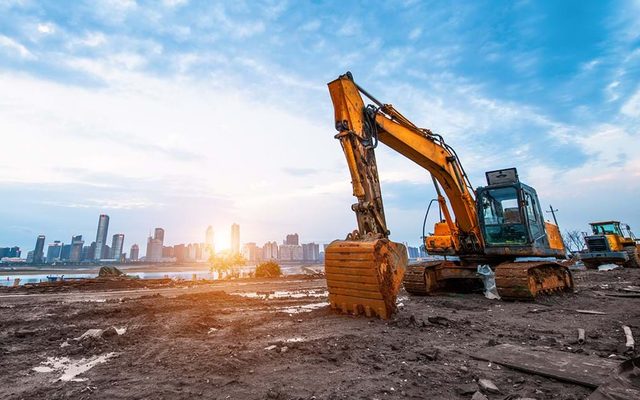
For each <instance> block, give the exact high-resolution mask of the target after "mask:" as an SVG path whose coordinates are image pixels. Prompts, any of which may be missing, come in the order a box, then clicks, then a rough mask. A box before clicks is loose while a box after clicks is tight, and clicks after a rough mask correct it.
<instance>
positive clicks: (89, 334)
mask: <svg viewBox="0 0 640 400" xmlns="http://www.w3.org/2000/svg"><path fill="white" fill-rule="evenodd" d="M103 332H104V330H102V329H87V331H86V332H85V333H83V334H82V335H80V336H78V337H77V338H75V339H74V340H77V341H82V340H85V339H89V338H92V339H98V338H100V337H102V333H103Z"/></svg>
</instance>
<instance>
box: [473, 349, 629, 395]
mask: <svg viewBox="0 0 640 400" xmlns="http://www.w3.org/2000/svg"><path fill="white" fill-rule="evenodd" d="M470 356H471V357H473V358H476V359H479V360H485V361H491V362H494V363H497V364H500V365H504V366H505V367H509V368H513V369H516V370H519V371H524V372H528V373H532V374H537V375H541V376H546V377H549V378H554V379H558V380H561V381H565V382H571V383H576V384H578V385H583V386H587V387H592V388H596V387H598V386H600V385H601V384H603V383H604V382H605V381H606V380H607V377H608V376H609V374H611V372H612V371H613V370H614V369H615V368H616V367H617V366H618V364H619V363H618V362H616V361H613V360H607V359H605V358H600V357H595V356H585V355H578V354H573V353H567V352H563V351H556V350H548V349H541V348H526V347H521V346H516V345H512V344H500V345H497V346H493V347H487V348H484V349H481V350H480V351H477V352H474V353H472V354H470Z"/></svg>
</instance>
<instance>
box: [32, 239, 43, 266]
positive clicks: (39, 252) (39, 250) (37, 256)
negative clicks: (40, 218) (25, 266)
mask: <svg viewBox="0 0 640 400" xmlns="http://www.w3.org/2000/svg"><path fill="white" fill-rule="evenodd" d="M44 239H45V237H44V235H39V236H38V239H37V240H36V248H35V250H33V263H34V264H42V258H43V257H44Z"/></svg>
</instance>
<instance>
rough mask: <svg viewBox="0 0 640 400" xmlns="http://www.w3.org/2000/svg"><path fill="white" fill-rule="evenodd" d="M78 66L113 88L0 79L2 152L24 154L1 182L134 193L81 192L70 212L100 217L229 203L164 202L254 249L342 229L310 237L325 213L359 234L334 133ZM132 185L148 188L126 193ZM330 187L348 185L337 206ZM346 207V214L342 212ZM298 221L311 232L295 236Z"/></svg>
mask: <svg viewBox="0 0 640 400" xmlns="http://www.w3.org/2000/svg"><path fill="white" fill-rule="evenodd" d="M71 65H73V66H75V67H77V68H81V69H82V71H85V72H89V73H94V74H96V76H98V77H100V78H101V79H106V81H105V82H106V86H104V87H99V88H96V87H93V88H82V87H73V86H65V85H62V84H57V83H53V82H49V81H46V80H41V79H36V78H33V77H30V76H27V75H20V74H7V73H4V74H0V92H2V93H3V99H2V104H3V106H2V107H0V132H3V140H4V141H5V145H6V146H7V147H8V148H21V149H29V150H28V151H20V152H11V154H5V155H3V158H2V160H0V181H1V182H5V183H7V182H15V181H19V182H21V183H29V184H30V185H32V186H39V185H42V184H64V185H68V187H69V189H68V190H69V192H70V193H73V192H74V190H75V189H73V187H74V186H76V187H78V188H80V187H81V186H79V185H93V184H96V183H99V184H101V185H104V184H107V185H109V187H110V188H109V187H104V188H103V189H101V190H110V191H113V192H114V193H120V192H123V191H124V190H125V187H127V188H129V189H127V190H128V192H127V193H128V197H123V198H117V197H116V198H111V197H109V195H107V197H106V198H105V201H106V202H105V201H103V202H99V201H98V199H97V198H95V197H91V196H86V195H84V194H81V193H80V192H77V194H76V195H77V196H78V199H77V200H74V201H69V202H65V204H67V206H74V207H90V206H92V205H93V206H95V208H96V209H99V208H100V207H111V208H122V209H124V208H144V207H146V205H147V204H154V202H155V201H157V199H153V191H151V192H150V191H149V190H150V189H149V188H150V187H155V188H157V190H158V191H162V192H163V193H165V194H164V196H166V195H167V194H171V195H172V196H176V195H179V194H184V195H185V196H194V195H201V196H207V197H211V196H213V197H215V196H223V197H224V198H228V199H231V200H230V201H231V206H229V207H225V208H224V209H222V208H219V207H218V208H217V209H216V207H217V204H216V203H211V204H209V205H207V204H206V203H203V202H200V203H198V204H194V203H192V201H193V200H191V199H190V198H189V197H185V198H184V200H182V201H181V202H179V204H178V203H176V201H177V200H176V199H175V198H173V199H169V200H170V201H172V204H166V201H169V200H167V199H166V198H161V199H160V201H161V202H163V203H165V206H166V207H171V209H172V210H173V209H179V208H180V207H191V208H192V209H191V210H190V212H192V211H193V212H195V211H196V210H195V208H198V210H199V212H200V213H201V215H209V216H211V215H216V216H217V217H216V218H217V219H218V220H222V221H225V220H226V219H227V218H228V219H230V220H231V221H229V223H230V222H232V221H233V220H236V221H238V222H240V223H242V224H243V225H245V226H246V225H248V224H252V225H253V228H252V229H255V230H256V236H255V237H254V239H255V240H258V241H260V240H267V239H270V238H273V237H274V236H268V235H270V234H272V233H273V232H274V227H275V226H281V224H288V225H289V226H292V229H299V230H302V229H304V230H305V231H306V232H314V231H317V232H329V231H332V230H334V229H336V228H335V226H336V224H327V225H326V226H323V227H320V228H315V227H314V226H313V223H316V224H317V220H316V215H315V214H314V215H313V216H311V215H308V214H309V213H308V210H309V209H314V210H316V211H317V212H318V213H324V214H323V219H326V220H342V221H344V223H340V224H337V225H338V226H340V225H344V231H345V232H346V231H348V230H349V229H351V228H352V225H353V221H352V220H351V219H345V218H344V215H350V210H349V204H350V201H351V200H350V199H349V197H350V193H351V191H350V189H349V179H348V171H347V170H346V168H345V169H342V168H339V169H336V168H334V165H341V164H342V162H343V160H342V153H341V151H340V147H339V145H338V143H337V142H336V141H335V140H334V139H333V129H332V127H331V124H324V125H323V124H318V123H314V122H311V121H309V120H306V119H304V118H301V117H300V116H298V115H295V114H294V113H290V112H288V111H287V110H281V109H278V108H276V107H274V106H272V105H270V104H269V103H265V102H262V101H260V100H259V99H258V100H254V99H252V98H251V96H250V95H245V94H243V93H244V92H245V91H244V90H243V91H239V90H237V88H235V87H224V86H223V87H220V86H215V87H214V86H212V85H211V84H210V83H209V82H207V81H201V80H191V79H188V78H185V77H182V78H175V79H156V78H152V77H150V76H145V75H143V74H140V73H137V72H128V71H127V70H126V69H123V68H122V67H121V66H120V65H118V64H112V63H110V62H107V61H103V62H98V61H92V62H91V61H88V60H76V61H75V62H71ZM218 81H219V79H218ZM218 83H219V82H218ZM43 132H46V134H43ZM327 166H330V167H329V169H328V167H327ZM291 167H304V168H310V169H313V170H316V171H318V172H317V173H316V174H314V175H313V179H309V178H308V177H300V176H295V175H292V174H289V173H287V172H284V171H286V169H287V168H291ZM101 176H107V178H100V177H101ZM265 181H266V182H268V184H266V185H264V184H263V185H261V186H260V187H256V185H255V183H258V182H263V183H264V182H265ZM127 182H153V185H152V186H151V184H144V185H141V184H136V183H134V184H133V186H129V185H128V184H127V186H122V185H124V184H125V183H127ZM332 182H341V183H340V185H338V186H342V190H340V192H341V194H339V195H335V192H336V191H338V190H336V189H335V188H334V186H333V185H334V184H333V183H332ZM77 190H79V191H81V190H82V189H77ZM331 193H334V194H333V195H331ZM71 197H72V196H71ZM127 198H129V199H131V201H125V200H126V199H127ZM150 198H152V199H153V200H150ZM41 200H42V201H50V200H49V199H47V198H44V199H41ZM94 200H95V201H94ZM340 200H344V203H343V204H342V207H338V206H337V204H336V202H340ZM303 204H304V206H303ZM60 205H62V204H60ZM149 206H150V207H151V206H152V205H149ZM332 206H335V208H333V209H329V208H331V207H332ZM265 209H269V212H268V213H266V214H265V212H264V211H265ZM302 220H304V221H306V222H304V224H306V225H304V226H303V223H300V226H298V228H294V227H293V226H294V225H296V224H298V221H302ZM261 229H264V231H263V232H260V230H261ZM279 229H281V228H278V230H279ZM342 233H343V232H342V229H340V234H342ZM331 236H333V235H331ZM331 236H329V237H331Z"/></svg>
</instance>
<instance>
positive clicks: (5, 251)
mask: <svg viewBox="0 0 640 400" xmlns="http://www.w3.org/2000/svg"><path fill="white" fill-rule="evenodd" d="M21 253H22V252H21V251H20V247H17V246H14V247H0V258H4V257H8V258H19V257H20V254H21Z"/></svg>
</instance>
